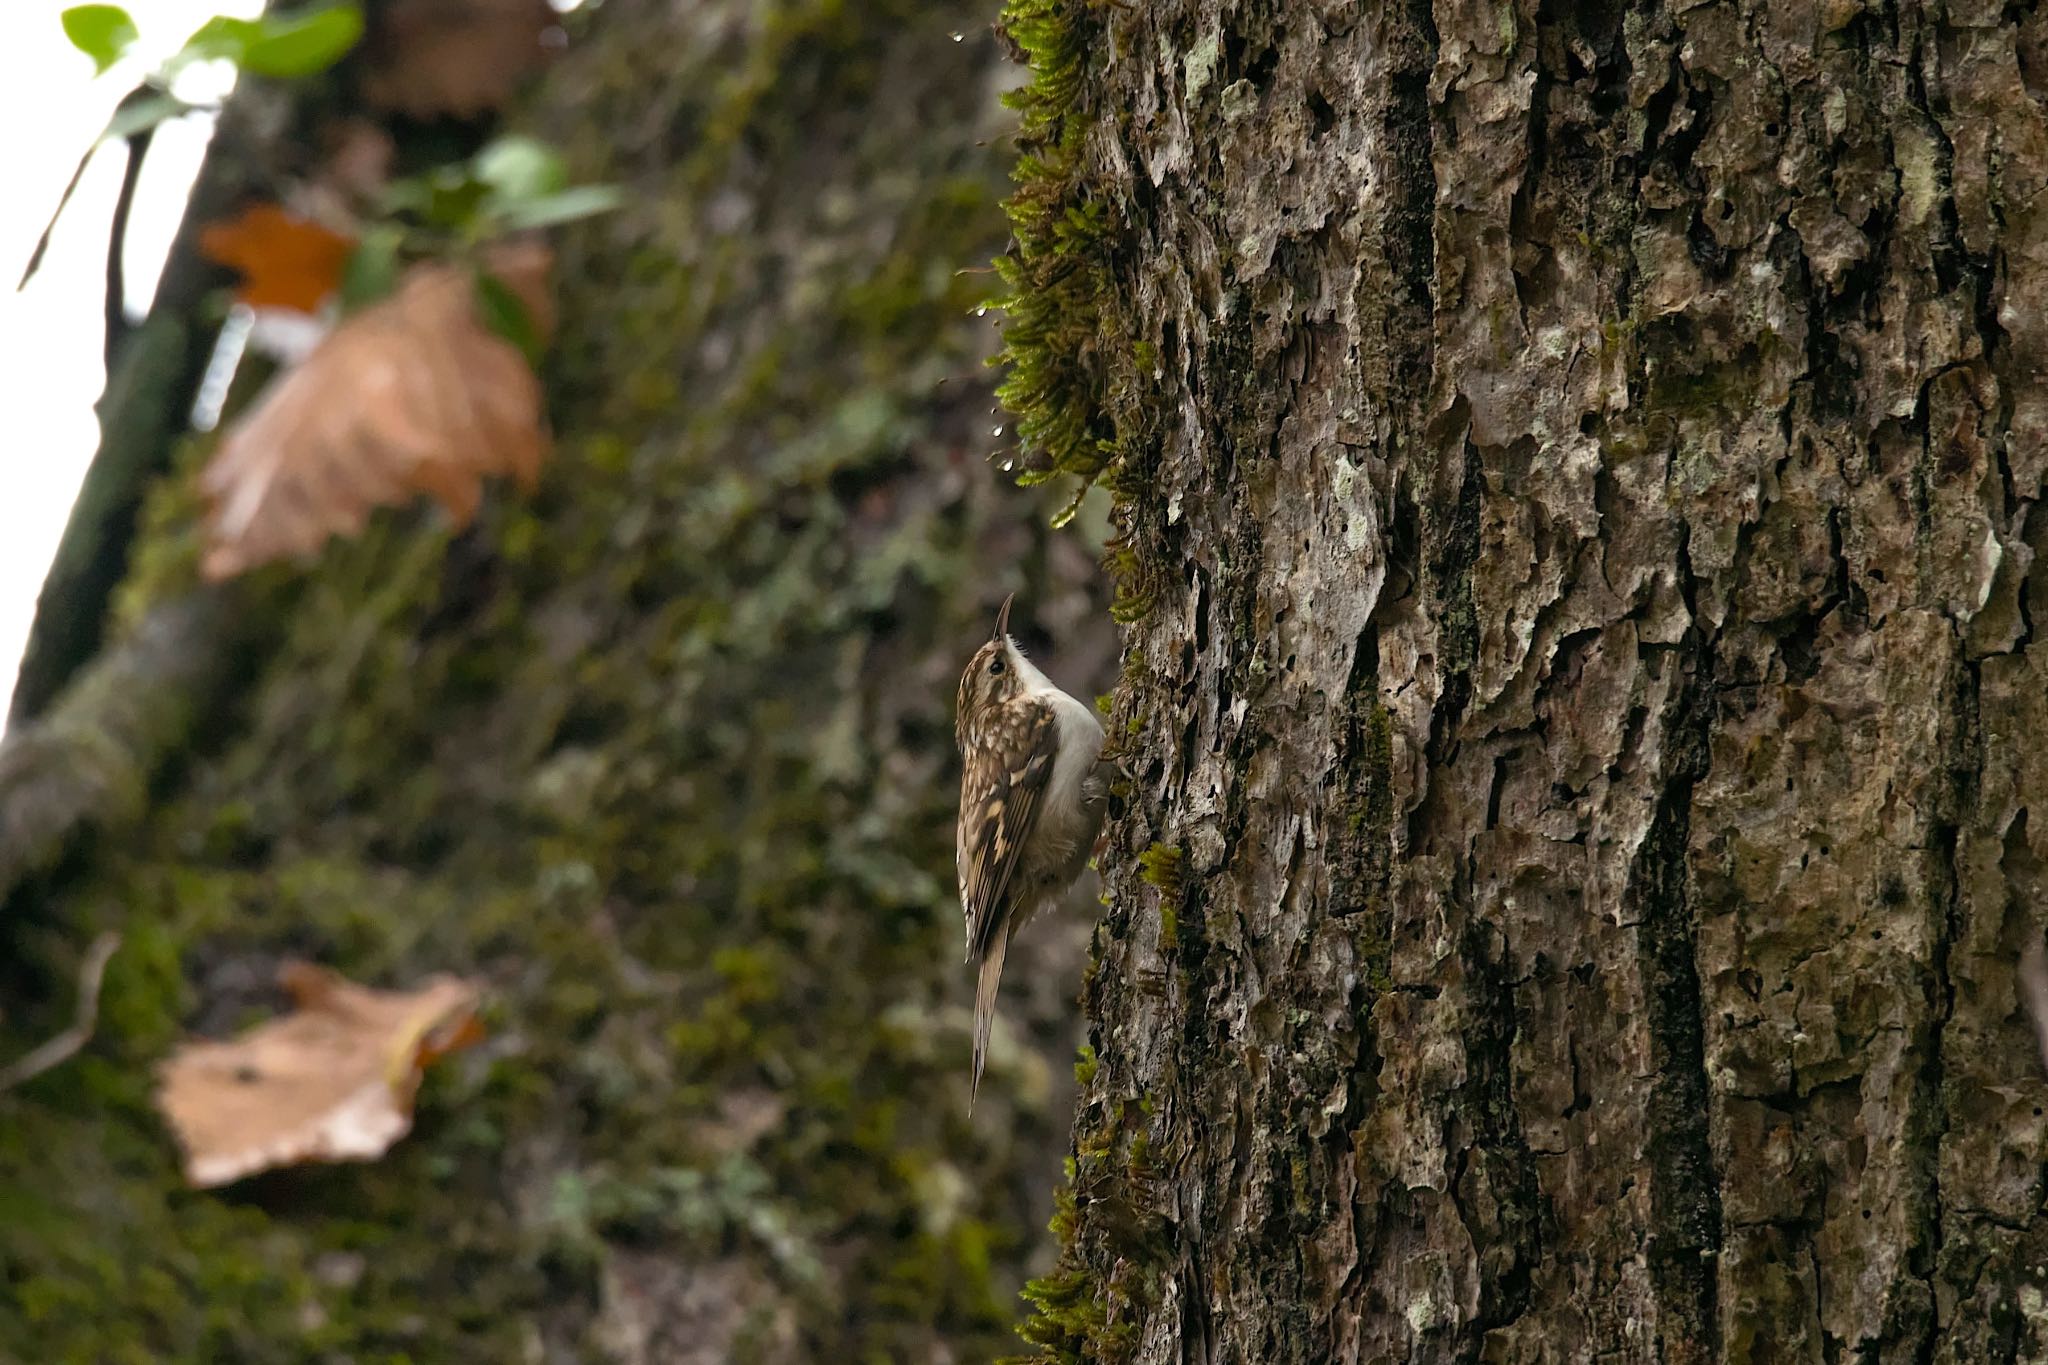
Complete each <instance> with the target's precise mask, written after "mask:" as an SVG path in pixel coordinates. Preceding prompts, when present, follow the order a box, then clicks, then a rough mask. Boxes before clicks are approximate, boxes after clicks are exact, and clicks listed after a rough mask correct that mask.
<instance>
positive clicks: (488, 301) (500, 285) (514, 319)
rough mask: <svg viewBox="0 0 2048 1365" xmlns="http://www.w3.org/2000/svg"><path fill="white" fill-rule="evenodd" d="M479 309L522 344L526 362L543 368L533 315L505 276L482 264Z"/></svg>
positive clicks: (488, 320)
mask: <svg viewBox="0 0 2048 1365" xmlns="http://www.w3.org/2000/svg"><path fill="white" fill-rule="evenodd" d="M476 303H477V311H478V312H479V313H481V314H482V315H483V320H484V326H486V327H488V328H490V329H491V330H492V331H493V332H496V333H497V334H498V335H499V336H501V337H503V338H505V340H507V341H509V342H511V343H512V344H513V345H514V346H517V347H518V348H519V353H520V354H521V355H523V356H525V357H526V363H527V364H529V365H531V366H533V367H534V368H535V369H538V368H540V357H541V349H542V348H541V344H540V333H539V332H537V331H535V330H534V326H533V315H532V314H531V313H528V312H527V311H526V305H525V304H524V303H522V302H520V300H519V296H518V295H517V294H515V293H513V292H512V291H511V289H509V288H507V287H506V284H505V282H504V281H503V280H501V279H499V278H498V277H497V276H496V275H493V274H492V273H491V272H490V271H488V270H485V269H483V268H481V267H479V268H478V270H477V272H476Z"/></svg>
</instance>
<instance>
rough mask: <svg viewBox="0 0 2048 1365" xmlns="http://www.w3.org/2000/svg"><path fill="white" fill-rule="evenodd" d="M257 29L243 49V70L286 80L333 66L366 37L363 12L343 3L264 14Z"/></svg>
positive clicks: (258, 22)
mask: <svg viewBox="0 0 2048 1365" xmlns="http://www.w3.org/2000/svg"><path fill="white" fill-rule="evenodd" d="M257 30H258V31H257V34H256V37H255V38H254V39H253V40H251V41H250V43H249V44H248V46H247V47H246V48H244V50H243V52H242V57H241V67H242V69H243V70H244V71H253V72H255V73H256V74H257V75H259V76H276V77H280V78H283V79H291V78H293V77H297V76H310V75H312V74H314V73H315V72H318V71H325V70H326V69H327V68H328V67H330V66H333V65H334V64H335V63H336V62H338V61H340V60H341V59H342V56H343V55H344V54H345V53H347V52H348V50H349V49H350V48H352V47H354V46H355V45H356V42H357V41H358V40H359V39H360V38H361V37H362V36H363V12H362V11H361V10H360V9H357V8H356V7H355V6H354V5H348V4H344V5H330V6H328V7H327V8H325V9H314V10H301V11H299V12H298V13H296V14H271V15H265V16H264V17H263V18H262V19H259V20H258V21H257Z"/></svg>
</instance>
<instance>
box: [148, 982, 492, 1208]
mask: <svg viewBox="0 0 2048 1365" xmlns="http://www.w3.org/2000/svg"><path fill="white" fill-rule="evenodd" d="M278 980H279V982H280V984H282V985H283V986H284V988H285V989H286V990H288V991H290V992H291V995H292V998H293V1000H294V1002H295V1003H296V1004H297V1009H296V1011H295V1012H294V1013H291V1014H287V1015H284V1016H282V1017H281V1018H277V1019H273V1020H271V1021H270V1022H269V1023H267V1024H260V1025H258V1026H257V1027H255V1028H253V1029H251V1030H250V1031H249V1032H247V1033H245V1034H243V1035H242V1036H241V1037H239V1038H237V1039H235V1040H234V1041H233V1042H227V1043H217V1042H204V1041H201V1042H189V1043H185V1044H184V1045H182V1046H181V1047H179V1049H178V1050H177V1051H176V1052H175V1053H173V1054H172V1055H171V1057H170V1058H169V1059H168V1060H167V1061H165V1062H164V1064H163V1066H162V1067H161V1068H160V1071H159V1074H158V1087H157V1096H156V1100H157V1107H158V1108H159V1109H160V1110H162V1111H163V1114H164V1117H165V1118H166V1119H168V1120H169V1121H170V1124H171V1128H172V1130H173V1131H174V1132H175V1133H176V1134H177V1138H178V1144H179V1146H181V1147H182V1148H183V1149H184V1152H185V1179H186V1180H187V1181H188V1182H190V1183H191V1184H193V1185H195V1186H198V1187H200V1188H208V1187H211V1186H215V1185H226V1184H228V1183H230V1182H232V1181H236V1180H240V1179H241V1178H243V1177H244V1176H248V1175H254V1174H255V1173H256V1172H258V1171H267V1170H270V1169H272V1168H273V1167H278V1166H295V1165H298V1164H300V1163H302V1162H309V1161H368V1160H371V1159H373V1158H375V1157H379V1156H382V1155H383V1154H384V1153H385V1152H386V1151H387V1150H389V1149H390V1147H391V1144H392V1143H394V1142H396V1141H398V1139H399V1138H401V1137H404V1136H405V1134H406V1132H407V1130H409V1129H410V1128H411V1127H412V1103H413V1096H414V1095H415V1094H416V1093H417V1092H418V1090H419V1084H420V1072H421V1069H422V1068H423V1067H425V1066H426V1065H427V1063H428V1062H431V1061H432V1060H433V1059H434V1058H436V1057H438V1056H441V1055H443V1054H444V1053H446V1052H449V1051H452V1050H453V1049H455V1048H457V1047H461V1046H464V1045H465V1044H467V1043H469V1042H473V1041H475V1040H476V1038H478V1037H479V1036H481V1030H480V1028H479V1026H478V1025H477V1023H476V1006H477V988H476V986H475V985H474V984H472V983H470V982H468V981H463V980H459V979H457V978H456V977H452V976H435V977H432V978H430V979H429V980H428V981H427V982H426V984H424V985H422V986H421V987H420V988H419V989H417V990H413V991H379V990H372V989H370V988H369V987H367V986H358V985H356V984H355V983H354V982H352V981H350V980H348V979H347V978H345V977H342V976H340V975H338V974H336V973H334V972H331V971H328V970H327V969H326V968H324V967H316V966H313V965H312V964H310V963H305V962H289V963H286V964H285V966H284V968H283V969H282V970H281V971H280V972H279V973H278Z"/></svg>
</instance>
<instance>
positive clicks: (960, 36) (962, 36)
mask: <svg viewBox="0 0 2048 1365" xmlns="http://www.w3.org/2000/svg"><path fill="white" fill-rule="evenodd" d="M952 36H953V41H954V42H956V43H958V42H964V41H965V40H966V38H967V35H966V34H964V33H955V34H953V35H952Z"/></svg>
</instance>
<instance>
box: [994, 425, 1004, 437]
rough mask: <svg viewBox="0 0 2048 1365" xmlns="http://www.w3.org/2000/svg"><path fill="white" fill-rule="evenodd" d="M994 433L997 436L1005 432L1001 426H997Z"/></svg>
mask: <svg viewBox="0 0 2048 1365" xmlns="http://www.w3.org/2000/svg"><path fill="white" fill-rule="evenodd" d="M992 434H993V435H996V436H1000V435H1002V434H1003V429H1002V428H1001V427H997V428H996V429H995V431H994V432H993V433H992Z"/></svg>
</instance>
